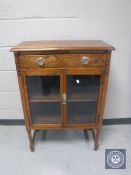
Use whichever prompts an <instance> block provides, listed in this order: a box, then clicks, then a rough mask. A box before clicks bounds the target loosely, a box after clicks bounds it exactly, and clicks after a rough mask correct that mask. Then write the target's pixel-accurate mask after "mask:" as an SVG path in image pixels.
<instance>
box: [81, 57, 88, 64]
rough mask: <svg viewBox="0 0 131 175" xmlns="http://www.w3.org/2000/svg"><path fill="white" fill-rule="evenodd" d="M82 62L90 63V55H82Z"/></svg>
mask: <svg viewBox="0 0 131 175" xmlns="http://www.w3.org/2000/svg"><path fill="white" fill-rule="evenodd" d="M81 63H82V64H88V63H89V57H86V56H84V57H82V59H81Z"/></svg>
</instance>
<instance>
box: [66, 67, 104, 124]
mask: <svg viewBox="0 0 131 175" xmlns="http://www.w3.org/2000/svg"><path fill="white" fill-rule="evenodd" d="M102 72H103V71H102V70H100V69H91V70H89V69H88V70H86V69H84V70H83V69H81V70H80V69H78V70H75V71H74V70H68V71H67V72H66V75H65V76H66V89H65V95H66V105H65V117H64V118H65V126H67V127H69V126H70V127H77V126H78V127H80V126H81V127H84V126H88V125H91V124H92V125H93V124H94V125H95V124H97V122H98V120H99V107H100V101H101V95H102V81H103V73H102Z"/></svg>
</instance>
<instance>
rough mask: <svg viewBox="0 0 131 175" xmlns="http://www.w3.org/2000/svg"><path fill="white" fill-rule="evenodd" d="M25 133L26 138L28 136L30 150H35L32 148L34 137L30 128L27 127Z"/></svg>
mask: <svg viewBox="0 0 131 175" xmlns="http://www.w3.org/2000/svg"><path fill="white" fill-rule="evenodd" d="M27 133H28V138H29V142H30V150H31V152H33V151H34V150H35V148H34V139H33V137H32V134H31V129H27Z"/></svg>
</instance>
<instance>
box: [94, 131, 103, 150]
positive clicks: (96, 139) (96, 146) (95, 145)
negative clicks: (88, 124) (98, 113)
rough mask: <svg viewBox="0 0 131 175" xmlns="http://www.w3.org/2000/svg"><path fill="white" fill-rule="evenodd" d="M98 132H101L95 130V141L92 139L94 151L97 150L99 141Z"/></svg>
mask: <svg viewBox="0 0 131 175" xmlns="http://www.w3.org/2000/svg"><path fill="white" fill-rule="evenodd" d="M100 131H101V129H100V128H97V129H96V134H95V139H94V150H97V149H98V146H99V144H98V140H99V136H100Z"/></svg>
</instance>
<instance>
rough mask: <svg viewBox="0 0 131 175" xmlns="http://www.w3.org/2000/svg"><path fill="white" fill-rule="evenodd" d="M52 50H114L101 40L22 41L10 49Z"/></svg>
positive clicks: (14, 50) (17, 50) (13, 50)
mask: <svg viewBox="0 0 131 175" xmlns="http://www.w3.org/2000/svg"><path fill="white" fill-rule="evenodd" d="M53 50H65V51H66V50H67V51H68V50H74V51H75V50H108V51H111V50H114V47H113V46H111V45H110V44H107V43H105V42H104V41H101V40H43V41H42V40H41V41H24V42H22V43H20V44H18V45H17V46H16V47H14V48H12V49H11V51H12V52H22V51H53Z"/></svg>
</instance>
